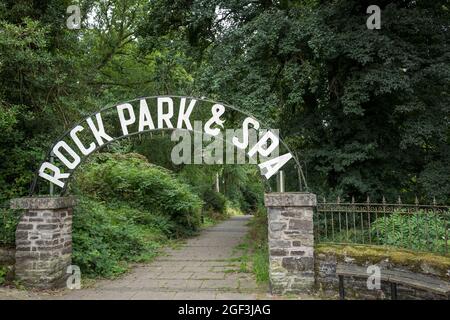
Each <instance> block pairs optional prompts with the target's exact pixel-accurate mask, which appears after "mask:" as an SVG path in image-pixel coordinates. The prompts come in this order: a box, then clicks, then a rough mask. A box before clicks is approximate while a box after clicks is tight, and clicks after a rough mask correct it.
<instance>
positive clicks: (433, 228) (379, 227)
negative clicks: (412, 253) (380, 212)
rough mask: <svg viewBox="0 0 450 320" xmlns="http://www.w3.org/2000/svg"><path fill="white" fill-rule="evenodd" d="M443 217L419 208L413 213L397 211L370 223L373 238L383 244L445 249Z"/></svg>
mask: <svg viewBox="0 0 450 320" xmlns="http://www.w3.org/2000/svg"><path fill="white" fill-rule="evenodd" d="M444 219H445V217H444V216H439V215H437V214H433V213H427V212H425V211H422V210H419V211H417V212H415V213H413V214H407V213H405V212H402V211H397V212H394V213H393V214H391V215H390V216H389V217H381V218H378V219H377V220H376V221H374V222H373V223H372V226H371V233H372V237H373V238H374V239H377V240H378V242H379V243H381V244H385V245H392V246H398V247H406V248H411V249H415V250H431V251H435V252H444V250H445V233H446V230H445V225H446V224H445V220H444Z"/></svg>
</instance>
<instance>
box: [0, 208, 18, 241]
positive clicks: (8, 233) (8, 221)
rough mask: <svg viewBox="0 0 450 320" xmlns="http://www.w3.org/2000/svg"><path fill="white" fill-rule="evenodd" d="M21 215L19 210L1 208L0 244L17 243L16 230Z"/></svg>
mask: <svg viewBox="0 0 450 320" xmlns="http://www.w3.org/2000/svg"><path fill="white" fill-rule="evenodd" d="M20 216H21V212H20V211H19V210H11V209H6V208H0V245H6V246H14V245H15V238H16V237H15V232H16V228H17V224H18V223H19V219H20Z"/></svg>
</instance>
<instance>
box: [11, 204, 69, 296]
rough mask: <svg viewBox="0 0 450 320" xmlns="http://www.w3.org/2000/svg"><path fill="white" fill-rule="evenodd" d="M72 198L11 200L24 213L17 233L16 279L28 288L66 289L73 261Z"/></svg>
mask: <svg viewBox="0 0 450 320" xmlns="http://www.w3.org/2000/svg"><path fill="white" fill-rule="evenodd" d="M74 205H75V199H74V198H72V197H45V198H44V197H31V198H19V199H13V200H11V208H12V209H23V210H24V213H23V215H22V218H21V220H20V222H19V224H18V226H17V229H16V266H15V273H16V278H17V279H18V280H19V281H20V282H21V283H22V284H24V285H25V286H27V287H35V288H42V289H49V288H57V287H63V286H65V285H66V284H65V282H66V279H67V274H66V270H67V266H69V265H70V264H71V258H72V208H73V206H74Z"/></svg>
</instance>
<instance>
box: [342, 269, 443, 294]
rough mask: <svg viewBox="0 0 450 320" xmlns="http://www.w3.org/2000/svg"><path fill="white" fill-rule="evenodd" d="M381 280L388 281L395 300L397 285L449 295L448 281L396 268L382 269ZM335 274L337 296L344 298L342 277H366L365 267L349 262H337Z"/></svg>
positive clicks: (367, 275)
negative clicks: (337, 286) (337, 283)
mask: <svg viewBox="0 0 450 320" xmlns="http://www.w3.org/2000/svg"><path fill="white" fill-rule="evenodd" d="M380 273H381V274H380V276H381V279H380V280H381V281H385V282H388V283H390V285H391V299H392V300H397V285H398V284H401V285H404V286H408V287H412V288H415V289H420V290H425V291H431V292H433V293H436V294H439V295H443V296H445V297H446V298H447V299H449V296H450V283H449V282H448V281H444V280H440V279H436V278H434V277H430V276H425V275H422V274H418V273H414V272H405V271H397V270H387V269H382V270H381V272H380ZM336 274H337V276H338V277H339V297H340V299H341V300H343V299H345V291H344V277H345V276H348V277H356V278H366V279H367V278H368V277H369V276H370V274H368V273H367V269H366V268H365V267H360V266H355V265H351V264H344V263H338V264H337V266H336Z"/></svg>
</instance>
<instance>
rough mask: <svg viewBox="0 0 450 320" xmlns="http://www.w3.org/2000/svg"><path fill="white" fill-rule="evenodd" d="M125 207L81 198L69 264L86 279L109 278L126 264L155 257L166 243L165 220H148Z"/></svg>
mask: <svg viewBox="0 0 450 320" xmlns="http://www.w3.org/2000/svg"><path fill="white" fill-rule="evenodd" d="M146 216H150V215H149V214H148V213H145V212H142V211H140V210H137V209H132V208H130V207H129V206H126V205H122V206H120V205H118V204H115V205H113V206H112V207H108V206H106V205H105V204H104V203H101V202H98V201H96V200H92V199H88V198H81V199H80V201H79V203H78V205H77V206H76V207H75V213H74V215H73V262H74V264H76V265H78V266H79V267H80V268H81V270H82V272H83V274H84V275H87V276H105V277H110V276H114V275H116V274H119V273H122V272H124V271H125V270H126V262H128V261H139V260H143V259H147V258H149V257H152V256H154V255H156V254H157V252H158V251H157V250H158V248H159V247H160V246H161V244H162V243H164V242H165V241H167V235H168V234H169V233H170V231H169V229H170V227H167V226H166V225H167V224H170V222H169V221H167V218H164V217H158V219H157V218H156V217H152V218H147V217H146Z"/></svg>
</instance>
